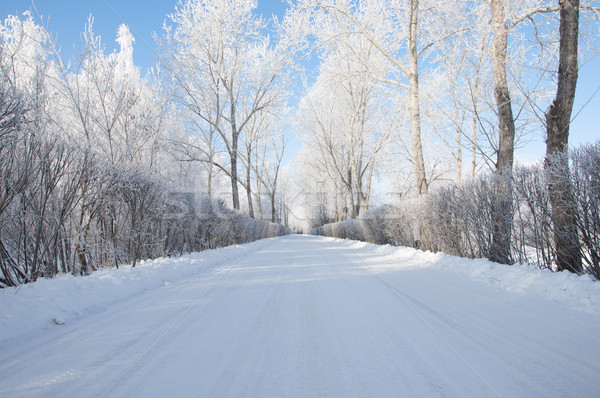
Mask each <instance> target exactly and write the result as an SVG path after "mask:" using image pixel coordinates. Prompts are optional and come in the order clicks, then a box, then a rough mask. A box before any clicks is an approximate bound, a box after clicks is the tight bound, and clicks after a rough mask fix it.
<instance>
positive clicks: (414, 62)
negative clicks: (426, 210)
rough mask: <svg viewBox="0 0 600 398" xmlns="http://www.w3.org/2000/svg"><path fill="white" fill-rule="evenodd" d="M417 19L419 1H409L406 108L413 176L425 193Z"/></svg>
mask: <svg viewBox="0 0 600 398" xmlns="http://www.w3.org/2000/svg"><path fill="white" fill-rule="evenodd" d="M418 21H419V1H418V0H411V2H410V26H409V37H408V48H409V52H408V53H409V62H410V66H409V76H408V80H409V90H408V95H409V101H408V110H409V113H410V129H411V146H412V157H413V162H414V171H415V178H416V183H417V192H418V193H419V195H425V194H426V193H427V191H428V188H429V186H428V184H427V178H426V175H425V161H424V159H423V143H422V141H421V111H420V104H419V70H418V66H419V65H418V57H419V54H418V52H417V34H418Z"/></svg>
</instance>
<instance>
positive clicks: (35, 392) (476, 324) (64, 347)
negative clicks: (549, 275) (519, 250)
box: [0, 236, 600, 398]
mask: <svg viewBox="0 0 600 398" xmlns="http://www.w3.org/2000/svg"><path fill="white" fill-rule="evenodd" d="M246 247H247V249H245V250H244V251H243V252H241V253H239V254H238V255H237V256H236V257H235V258H233V259H231V260H229V261H227V262H224V263H223V264H221V266H220V267H214V268H212V269H207V270H206V271H205V272H201V273H199V274H197V275H195V276H193V277H191V278H186V279H184V280H180V281H178V282H174V283H170V284H166V285H165V286H160V287H157V288H153V289H149V290H146V291H143V292H142V293H140V294H136V295H135V296H133V297H131V298H128V299H124V300H123V301H121V302H119V303H117V304H113V305H111V306H109V307H108V308H107V309H105V310H102V311H95V312H93V313H91V314H89V315H87V316H81V317H80V318H79V319H76V320H74V321H73V322H67V323H66V324H65V325H53V327H52V328H50V329H49V330H47V331H46V333H44V334H40V335H39V336H38V337H36V338H35V339H28V340H27V341H26V342H22V343H20V344H17V345H14V346H11V347H3V352H0V380H1V382H0V396H2V397H77V398H81V397H511V398H513V397H578V398H581V397H598V396H599V394H600V343H599V341H600V340H599V336H600V318H599V317H598V316H596V315H594V314H588V313H584V312H579V311H574V310H572V309H570V308H568V306H565V305H564V304H563V303H559V302H554V301H551V300H547V299H544V298H536V297H532V296H529V295H527V294H517V293H515V292H511V291H507V289H504V288H494V284H493V283H481V282H480V281H478V280H476V279H473V278H469V277H466V276H465V275H462V274H460V273H456V272H451V270H443V269H442V270H440V269H439V268H438V267H421V266H402V264H398V261H399V260H392V259H391V257H390V256H386V255H384V253H383V252H382V254H381V255H377V251H374V250H371V249H369V250H366V249H365V250H361V247H360V246H357V245H352V244H351V243H349V242H345V241H341V240H334V239H326V238H319V237H310V236H289V237H283V238H277V239H271V240H267V241H261V242H259V243H257V244H253V245H248V246H246ZM415 253H416V252H415ZM406 261H407V264H408V263H410V261H409V260H406ZM59 323H62V322H59ZM17 340H18V339H17ZM17 340H15V339H12V340H11V341H17Z"/></svg>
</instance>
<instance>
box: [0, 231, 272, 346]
mask: <svg viewBox="0 0 600 398" xmlns="http://www.w3.org/2000/svg"><path fill="white" fill-rule="evenodd" d="M269 240H270V239H266V240H263V241H258V242H254V243H248V244H245V245H236V246H230V247H226V248H221V249H215V250H206V251H203V252H200V253H193V254H189V255H184V256H181V257H176V258H159V259H156V260H151V261H142V262H140V263H139V264H138V265H137V266H136V267H135V268H132V267H131V266H121V267H120V268H119V269H114V268H111V269H102V270H99V271H96V272H94V273H93V274H91V275H90V276H87V277H75V276H72V275H62V276H59V277H56V278H54V279H39V280H38V281H36V282H35V283H31V284H27V285H22V286H19V287H16V288H6V289H2V290H0V308H2V312H1V315H0V347H1V346H2V345H4V344H5V343H6V340H8V339H12V338H15V337H18V336H20V337H23V338H25V337H26V336H27V335H28V334H30V333H31V332H34V331H38V330H43V329H48V328H50V327H53V326H55V325H63V324H68V323H69V322H70V321H71V320H73V319H75V318H79V317H81V316H82V315H89V314H93V313H97V312H100V311H102V310H103V309H105V308H107V307H109V306H110V305H111V304H114V303H117V302H121V301H124V300H127V299H130V298H132V297H135V296H136V295H138V294H140V293H142V292H143V291H145V290H150V289H154V288H157V287H160V286H165V285H169V284H172V283H176V282H178V281H185V280H187V279H189V278H191V277H194V276H196V275H200V274H202V273H206V272H209V271H210V270H211V269H215V268H218V267H219V266H223V265H226V264H229V263H231V261H234V259H237V258H239V257H241V256H243V255H244V254H246V253H247V252H248V251H249V250H252V249H254V248H256V247H260V246H262V245H264V244H266V242H268V241H269Z"/></svg>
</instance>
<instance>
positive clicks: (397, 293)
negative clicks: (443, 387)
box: [347, 246, 501, 398]
mask: <svg viewBox="0 0 600 398" xmlns="http://www.w3.org/2000/svg"><path fill="white" fill-rule="evenodd" d="M347 247H348V249H349V250H350V252H351V253H352V254H353V255H354V257H356V259H357V260H358V261H359V262H360V263H361V264H363V265H364V267H365V268H366V269H367V270H368V271H369V272H370V273H371V274H372V275H373V276H375V277H376V278H377V280H379V282H381V284H382V285H383V286H385V288H386V289H387V290H389V291H390V292H391V293H392V294H393V295H394V297H396V298H397V299H398V300H399V301H400V302H401V303H402V304H403V305H404V306H405V307H406V308H408V309H409V311H410V312H411V313H413V314H414V315H415V317H417V319H419V321H420V322H421V323H422V324H423V325H425V327H426V328H427V329H428V330H429V331H430V332H431V333H432V334H433V335H434V336H435V337H436V338H437V339H438V340H439V341H440V342H441V343H442V344H443V345H444V346H445V347H446V348H447V349H448V351H450V352H451V353H452V354H453V355H454V356H455V357H456V358H457V359H458V360H459V361H460V362H461V363H462V364H463V365H464V366H465V367H466V368H467V369H468V370H469V371H470V372H471V373H473V375H475V377H476V378H477V379H479V381H481V383H482V384H483V385H484V386H485V387H486V388H487V389H489V390H490V392H491V393H492V394H494V395H495V396H496V397H498V398H501V396H500V395H499V394H498V392H497V391H496V390H495V389H494V388H493V387H492V386H491V385H490V384H489V383H488V382H487V380H485V379H484V378H483V376H481V375H480V374H479V372H477V371H476V370H475V369H474V368H473V367H472V366H471V365H470V364H469V362H468V361H467V360H466V359H465V358H464V357H463V356H462V355H460V353H458V351H457V350H456V349H454V348H453V347H452V345H451V344H450V343H449V342H448V341H447V340H446V339H444V337H443V336H442V335H441V334H440V333H438V332H437V331H436V329H435V328H434V327H433V326H432V325H431V324H430V323H429V322H427V321H426V320H425V318H424V317H423V316H421V314H420V313H419V312H418V311H417V310H416V309H415V307H414V306H413V305H410V304H409V303H408V301H409V300H410V301H412V302H419V300H417V299H416V298H414V297H412V296H410V295H408V294H406V293H403V292H400V291H399V290H398V289H396V288H395V287H394V286H393V285H392V284H391V283H389V282H388V281H386V280H385V279H384V278H383V277H382V276H381V275H380V274H379V273H377V272H376V271H375V270H374V269H373V268H372V267H371V266H370V265H369V264H367V263H366V262H365V261H363V259H362V258H361V257H360V256H359V255H358V254H357V253H356V251H354V249H353V248H352V247H350V246H347Z"/></svg>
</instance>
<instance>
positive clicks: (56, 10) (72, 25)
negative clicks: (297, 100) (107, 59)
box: [0, 0, 287, 72]
mask: <svg viewBox="0 0 600 398" xmlns="http://www.w3.org/2000/svg"><path fill="white" fill-rule="evenodd" d="M176 4H177V0H145V1H140V0H35V6H36V8H37V11H38V12H39V14H40V15H41V16H42V17H43V19H44V21H49V27H50V31H51V32H53V33H54V34H55V35H56V34H57V35H58V39H59V42H60V44H61V46H62V48H63V52H64V53H65V54H71V53H72V48H73V45H74V44H76V45H78V46H80V45H81V32H83V30H84V28H85V25H86V23H87V20H88V17H89V16H90V14H92V15H93V16H94V19H95V21H94V32H95V34H96V35H100V36H102V41H103V43H104V45H105V46H106V48H107V50H108V51H107V52H110V51H112V50H113V49H114V48H115V47H116V43H115V37H116V33H117V28H118V27H119V25H120V24H121V23H123V22H124V23H126V24H127V25H128V26H129V28H130V30H131V31H132V33H133V35H134V37H135V46H134V61H135V63H136V65H138V66H141V67H142V72H144V71H145V70H146V69H147V68H149V67H151V66H153V65H154V63H155V57H154V51H155V49H156V44H155V42H154V39H153V37H152V33H153V32H156V33H158V34H159V35H162V25H163V21H164V20H165V19H167V14H169V13H171V12H173V11H174V9H175V5H176ZM31 5H32V3H31V0H2V1H0V18H1V19H4V18H6V17H7V16H8V15H9V14H13V15H15V14H17V15H20V14H22V13H23V12H24V11H26V10H28V9H29V8H30V7H31ZM286 7H287V6H286V4H285V3H284V2H283V1H282V0H260V1H259V12H260V13H261V14H263V15H265V16H271V15H272V14H276V15H279V16H281V15H283V13H284V11H285V8H286ZM48 18H49V19H48Z"/></svg>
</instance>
